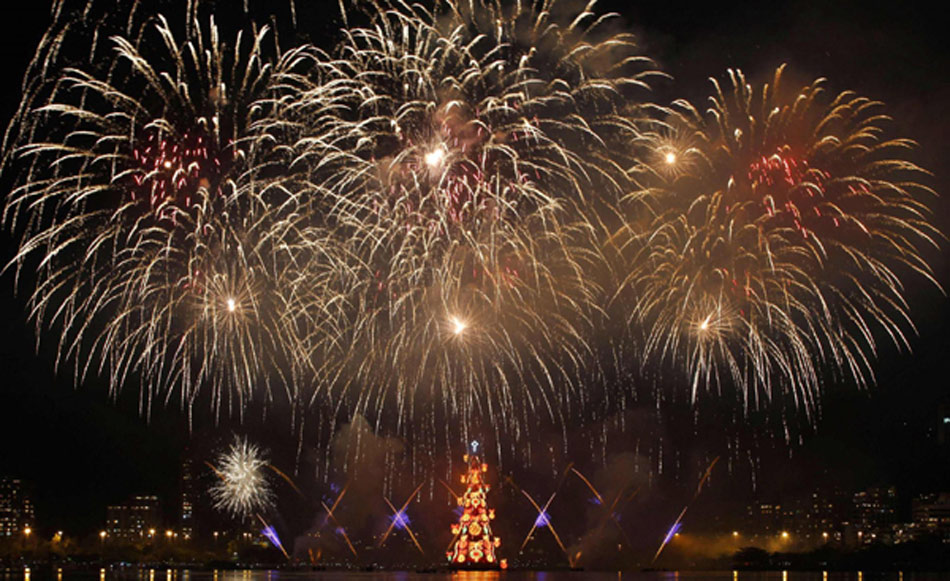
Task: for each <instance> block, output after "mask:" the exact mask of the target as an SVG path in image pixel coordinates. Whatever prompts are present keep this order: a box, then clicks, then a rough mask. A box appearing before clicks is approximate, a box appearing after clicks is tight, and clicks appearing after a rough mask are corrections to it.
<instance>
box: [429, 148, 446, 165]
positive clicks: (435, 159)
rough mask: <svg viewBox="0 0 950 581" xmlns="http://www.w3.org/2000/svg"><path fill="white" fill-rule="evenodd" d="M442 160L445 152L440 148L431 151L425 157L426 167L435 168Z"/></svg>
mask: <svg viewBox="0 0 950 581" xmlns="http://www.w3.org/2000/svg"><path fill="white" fill-rule="evenodd" d="M444 159H445V151H444V150H443V149H442V148H441V147H438V148H436V149H433V150H432V151H430V152H429V153H427V154H426V156H425V160H426V165H428V166H429V167H431V168H437V167H439V166H441V165H442V160H444Z"/></svg>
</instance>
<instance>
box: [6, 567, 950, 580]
mask: <svg viewBox="0 0 950 581" xmlns="http://www.w3.org/2000/svg"><path fill="white" fill-rule="evenodd" d="M156 572H157V573H158V575H161V572H162V570H161V569H158V570H156V569H149V568H135V567H115V568H108V569H105V568H103V569H81V570H76V569H66V570H63V569H60V568H50V567H33V568H29V567H24V568H18V569H0V580H2V581H21V580H22V581H53V579H55V581H146V580H147V581H155V579H156V576H157V575H156ZM164 573H165V575H164V581H344V580H356V581H624V580H629V581H950V572H943V573H915V572H907V573H906V574H905V573H904V572H902V571H892V572H885V573H873V572H868V573H865V572H863V571H849V572H838V571H832V572H829V571H629V572H626V571H625V572H619V571H618V572H607V571H596V572H595V571H506V572H499V571H455V572H449V571H441V572H436V573H417V572H411V571H371V572H367V571H285V570H274V569H272V570H266V569H263V570H262V569H255V570H250V569H243V570H203V569H202V570H190V569H165V570H164ZM97 577H98V579H96V578H97Z"/></svg>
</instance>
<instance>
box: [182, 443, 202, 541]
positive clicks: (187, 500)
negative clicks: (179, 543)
mask: <svg viewBox="0 0 950 581" xmlns="http://www.w3.org/2000/svg"><path fill="white" fill-rule="evenodd" d="M179 484H180V486H179V488H180V490H179V492H180V494H181V497H180V498H179V505H178V508H179V514H178V527H179V530H180V531H181V536H182V538H183V539H184V540H186V541H187V540H190V539H191V538H193V537H194V534H195V501H196V500H197V496H198V494H197V491H196V484H197V483H196V482H195V473H194V467H193V464H192V461H191V459H190V458H185V459H184V460H183V461H182V463H181V481H180V483H179Z"/></svg>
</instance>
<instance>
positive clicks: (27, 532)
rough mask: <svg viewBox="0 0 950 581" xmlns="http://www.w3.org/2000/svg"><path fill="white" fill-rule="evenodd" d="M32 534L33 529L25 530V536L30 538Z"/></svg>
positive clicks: (27, 528)
mask: <svg viewBox="0 0 950 581" xmlns="http://www.w3.org/2000/svg"><path fill="white" fill-rule="evenodd" d="M32 532H33V529H31V528H30V527H26V528H24V529H23V534H24V535H26V536H30V533H32Z"/></svg>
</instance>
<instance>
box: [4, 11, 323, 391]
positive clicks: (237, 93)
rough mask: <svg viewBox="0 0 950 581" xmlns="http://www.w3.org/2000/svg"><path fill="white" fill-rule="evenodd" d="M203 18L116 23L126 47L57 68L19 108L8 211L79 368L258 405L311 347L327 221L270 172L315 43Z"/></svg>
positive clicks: (38, 305)
mask: <svg viewBox="0 0 950 581" xmlns="http://www.w3.org/2000/svg"><path fill="white" fill-rule="evenodd" d="M133 12H134V11H133ZM192 12H193V11H191V10H189V13H192ZM193 18H194V17H189V19H188V20H187V22H186V26H185V29H186V31H187V32H185V33H184V39H183V40H179V39H178V38H176V31H175V30H174V28H173V27H172V26H171V25H170V24H169V22H168V21H167V20H166V19H165V18H164V17H161V16H159V17H157V18H155V19H146V20H145V23H144V24H142V25H141V26H140V27H139V28H137V29H136V30H137V31H138V34H137V35H131V36H124V35H117V36H114V37H112V39H111V43H112V47H111V48H112V54H113V55H114V58H112V59H109V60H105V61H104V62H91V63H89V64H88V65H86V66H83V67H67V68H63V69H61V70H60V72H57V73H50V75H51V80H50V81H49V83H48V85H49V86H48V87H42V89H37V91H36V93H35V94H32V95H30V96H29V98H28V99H27V100H28V101H30V102H33V103H35V102H36V100H37V99H38V97H39V95H40V94H41V93H43V92H44V91H48V96H47V98H46V100H45V102H44V103H43V104H42V105H41V106H39V107H36V108H35V109H33V110H31V111H30V112H29V113H27V114H25V115H24V116H23V118H22V119H20V120H18V123H19V133H18V135H19V136H20V137H19V139H18V143H16V144H15V147H13V148H12V150H13V152H14V154H13V156H12V160H11V161H10V164H9V165H10V166H11V169H10V170H9V171H10V172H11V173H15V175H16V176H17V178H16V179H17V183H16V185H15V187H14V189H13V190H12V192H11V193H10V195H9V196H8V197H7V203H6V207H5V218H6V223H7V225H8V226H9V227H10V228H11V229H12V230H13V231H14V232H16V233H18V234H19V236H20V248H19V253H18V254H17V256H16V259H15V263H16V267H17V271H18V275H20V276H24V275H25V273H26V272H29V271H30V270H32V269H33V268H35V269H36V279H35V285H36V286H35V290H33V291H32V294H31V296H30V298H29V307H30V314H31V317H32V319H33V320H34V321H35V322H36V325H37V327H38V330H40V331H42V330H43V329H44V328H47V327H53V328H57V329H59V330H60V339H59V359H61V360H69V359H71V360H73V361H75V363H76V375H77V379H81V378H82V377H84V376H85V375H86V373H87V372H88V371H89V370H90V369H93V370H95V371H104V372H105V373H107V374H108V376H109V379H110V385H111V389H112V391H113V392H116V391H117V390H119V389H120V388H121V387H122V385H123V384H124V383H125V382H126V380H127V379H128V377H129V376H135V377H137V379H138V383H139V384H140V385H141V389H142V392H143V398H142V400H143V406H146V407H149V406H150V405H151V401H152V400H153V398H159V399H162V400H165V401H168V400H169V399H170V398H171V397H172V396H173V394H174V393H175V392H176V391H177V392H180V398H181V400H182V402H183V405H185V404H187V405H190V404H191V403H192V402H193V401H194V399H195V398H196V397H197V395H198V393H199V391H200V390H201V388H202V387H205V388H208V389H209V392H210V394H211V397H212V398H213V400H214V401H215V405H216V407H218V406H221V405H233V407H234V408H237V409H241V408H242V407H243V406H244V404H245V403H246V402H247V400H248V399H250V398H251V397H252V396H253V393H254V391H255V390H256V389H259V388H260V386H261V385H266V384H268V382H269V381H271V379H272V378H271V373H270V372H271V370H273V369H274V368H277V367H282V368H291V369H293V368H295V362H294V361H293V358H294V356H295V354H296V353H299V352H300V349H299V348H297V346H298V345H299V342H298V340H297V332H296V329H297V322H295V320H294V315H293V313H294V312H295V307H294V306H293V305H294V304H295V302H296V294H295V293H296V290H295V289H296V286H295V284H294V281H295V280H297V279H299V276H298V274H297V273H298V272H299V268H300V263H301V261H302V260H303V259H302V258H301V256H303V254H301V253H302V249H303V248H307V249H308V251H309V247H310V244H309V243H307V242H305V241H304V240H305V239H308V236H309V235H308V234H306V233H305V232H303V231H302V230H300V229H298V228H297V227H296V226H295V225H294V224H293V222H292V220H289V219H288V216H292V215H293V208H292V204H288V203H287V201H286V196H282V193H281V191H280V189H279V188H272V187H270V186H268V184H267V180H266V179H263V178H262V175H261V173H262V172H264V171H268V168H270V167H271V166H270V165H269V164H271V163H273V161H272V160H273V156H271V155H270V154H269V153H268V152H267V151H265V148H264V147H263V146H262V143H264V142H269V138H268V132H269V131H270V129H271V128H272V127H273V125H272V123H271V121H272V118H271V113H272V111H273V109H274V104H275V103H276V102H277V101H278V100H279V98H280V94H279V90H277V88H276V87H279V86H281V85H282V84H287V83H292V82H293V79H294V77H295V75H296V71H297V68H299V67H301V66H303V64H305V63H306V62H307V59H306V57H305V56H304V55H303V53H304V52H306V48H305V47H304V48H302V49H299V50H297V51H291V52H289V53H280V52H279V51H277V50H276V49H268V48H267V47H268V44H267V40H268V36H269V31H268V30H267V29H266V28H263V29H261V30H259V31H257V32H256V33H254V34H251V35H246V33H238V34H237V35H236V36H235V38H234V40H233V42H232V43H231V44H230V45H228V44H226V43H225V42H223V41H222V40H221V38H220V35H219V31H218V28H217V27H216V25H215V24H214V22H213V21H211V22H207V23H204V24H202V23H201V22H196V21H194V19H193ZM134 21H135V17H134V14H133V17H131V18H130V20H129V24H128V28H129V29H130V30H132V29H133V25H132V23H133V22H134ZM310 239H311V240H312V239H314V238H310ZM308 253H309V252H308ZM32 276H33V275H32V274H30V275H28V276H27V278H28V279H32ZM288 357H289V359H290V360H289V361H288V360H287V358H288ZM285 373H286V372H285Z"/></svg>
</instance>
